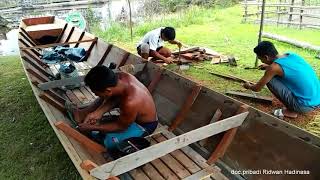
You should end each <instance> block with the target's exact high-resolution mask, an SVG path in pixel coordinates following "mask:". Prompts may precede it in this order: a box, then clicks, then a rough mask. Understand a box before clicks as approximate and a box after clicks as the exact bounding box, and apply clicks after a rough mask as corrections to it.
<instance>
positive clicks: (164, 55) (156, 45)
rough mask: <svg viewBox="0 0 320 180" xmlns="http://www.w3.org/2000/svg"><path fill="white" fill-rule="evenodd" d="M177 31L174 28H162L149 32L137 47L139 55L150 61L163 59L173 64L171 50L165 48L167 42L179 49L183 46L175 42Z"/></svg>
mask: <svg viewBox="0 0 320 180" xmlns="http://www.w3.org/2000/svg"><path fill="white" fill-rule="evenodd" d="M175 38H176V31H175V29H174V28H173V27H161V28H158V29H155V30H152V31H150V32H148V33H147V34H146V35H145V36H144V37H143V38H142V40H141V41H140V42H139V44H138V46H137V51H138V54H139V55H140V56H141V57H142V58H144V59H146V60H148V58H149V57H154V58H156V59H161V60H163V61H164V62H166V63H168V64H170V63H172V62H173V60H172V58H171V51H170V49H168V48H166V47H163V44H164V42H165V41H168V42H169V43H170V44H176V45H177V46H178V47H179V48H181V47H182V44H181V43H180V42H179V41H177V40H175Z"/></svg>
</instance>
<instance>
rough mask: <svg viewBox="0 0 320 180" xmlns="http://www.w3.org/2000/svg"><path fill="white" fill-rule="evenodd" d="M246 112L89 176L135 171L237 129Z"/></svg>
mask: <svg viewBox="0 0 320 180" xmlns="http://www.w3.org/2000/svg"><path fill="white" fill-rule="evenodd" d="M247 115H248V112H245V113H242V114H239V115H236V116H233V117H230V118H227V119H224V120H222V121H219V122H215V123H212V124H209V125H207V126H204V127H201V128H198V129H195V130H192V131H189V132H187V133H185V134H182V135H180V136H177V137H174V138H172V139H169V140H167V141H164V142H161V143H158V144H155V145H153V146H150V147H148V148H146V149H143V150H140V151H137V152H135V153H132V154H129V155H127V156H124V157H122V158H119V159H117V160H114V161H112V162H109V163H106V164H104V165H102V166H99V167H97V168H94V169H93V170H91V171H90V174H91V175H92V176H94V177H96V178H99V179H107V178H108V177H111V176H117V175H120V174H123V173H125V172H128V171H130V170H132V169H135V168H137V167H139V166H141V165H143V164H146V163H148V162H151V161H153V160H155V159H158V158H160V157H162V156H164V155H166V154H168V153H170V152H172V151H175V150H177V149H180V148H183V147H185V146H188V145H189V144H191V143H194V142H197V141H200V140H202V139H204V138H208V137H210V136H213V135H215V134H219V133H221V132H223V131H226V130H228V129H231V128H234V127H238V126H240V125H241V124H242V122H243V121H244V119H245V118H246V117H247Z"/></svg>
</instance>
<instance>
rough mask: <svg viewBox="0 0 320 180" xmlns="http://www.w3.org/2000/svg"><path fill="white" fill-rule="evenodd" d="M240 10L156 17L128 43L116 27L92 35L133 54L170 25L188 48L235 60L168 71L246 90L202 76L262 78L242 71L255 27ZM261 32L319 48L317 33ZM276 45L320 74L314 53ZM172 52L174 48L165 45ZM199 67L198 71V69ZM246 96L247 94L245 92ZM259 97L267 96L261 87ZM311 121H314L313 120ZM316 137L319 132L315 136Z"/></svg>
mask: <svg viewBox="0 0 320 180" xmlns="http://www.w3.org/2000/svg"><path fill="white" fill-rule="evenodd" d="M242 11H243V10H242V8H241V6H240V5H237V6H234V7H230V8H226V9H219V8H214V9H203V8H198V7H193V8H191V9H187V10H185V11H183V12H180V13H177V14H174V15H165V16H158V17H156V19H157V20H152V21H151V20H150V21H146V22H145V23H143V24H141V25H136V26H134V36H133V40H132V41H131V40H130V33H129V29H128V28H126V27H123V26H120V25H117V27H116V28H117V29H118V30H115V29H111V31H106V32H104V31H101V30H97V29H96V31H95V32H94V33H96V34H97V35H98V36H99V37H102V38H103V39H105V40H106V41H108V42H111V43H114V44H116V45H118V46H120V47H122V48H124V49H127V50H128V51H131V52H132V53H136V50H135V45H136V43H137V42H139V40H140V39H141V38H142V37H143V35H144V33H146V32H148V31H149V30H152V29H154V28H157V27H160V26H173V27H175V28H176V32H177V39H178V40H180V41H182V42H183V43H184V44H187V45H189V46H204V47H208V48H211V49H213V50H215V51H218V52H220V53H222V54H224V55H232V56H235V57H237V58H238V59H239V61H238V66H237V67H230V66H228V65H223V64H221V65H211V64H210V62H204V63H201V64H196V65H195V66H193V67H191V68H190V69H189V70H187V71H183V72H181V71H178V70H176V69H177V67H176V66H175V65H170V67H169V68H170V69H172V70H176V72H178V73H180V74H182V75H184V76H188V77H190V78H192V79H194V80H197V81H200V82H201V83H202V84H204V85H206V86H207V87H210V88H212V89H215V90H217V91H219V92H225V91H226V90H237V91H244V92H246V90H245V89H244V88H243V87H242V85H241V84H240V83H235V82H231V81H226V80H224V79H221V78H218V77H215V76H213V75H210V74H209V73H206V72H205V71H204V70H203V69H206V70H208V71H215V72H218V73H223V74H231V75H235V76H238V77H241V78H244V79H247V80H250V81H257V80H259V79H260V77H261V76H262V75H263V71H259V70H245V69H244V68H245V67H253V66H254V64H255V54H254V53H253V48H254V47H255V46H256V45H257V41H258V31H259V25H258V24H243V23H241V21H242ZM264 31H265V32H269V33H274V34H279V35H283V36H286V37H289V38H292V39H296V40H300V41H306V42H309V43H311V44H314V45H320V44H319V40H318V38H317V37H320V31H316V30H311V29H304V30H302V31H301V30H298V29H295V28H287V27H285V26H279V27H277V26H272V25H265V27H264ZM272 42H274V44H275V45H276V47H277V49H278V51H279V52H280V53H284V52H287V51H293V52H296V53H298V54H300V55H301V56H302V57H304V58H305V59H306V60H307V61H308V62H309V63H310V64H311V65H312V67H313V68H314V69H315V70H316V72H317V74H318V76H319V75H320V60H319V59H316V58H315V56H316V52H314V51H309V50H304V49H300V48H297V47H295V46H292V45H288V44H285V43H280V42H277V41H272ZM169 47H171V48H172V49H174V50H176V49H177V48H176V47H175V46H171V45H170V46H169ZM198 67H200V68H198ZM248 92H249V93H250V91H248ZM261 94H262V95H271V93H270V92H269V91H268V90H267V89H266V88H264V89H263V90H262V92H261ZM313 121H315V120H313ZM293 123H295V122H293ZM295 124H297V125H299V126H300V127H303V128H305V127H308V126H306V124H302V125H301V124H299V123H295ZM318 135H320V133H318Z"/></svg>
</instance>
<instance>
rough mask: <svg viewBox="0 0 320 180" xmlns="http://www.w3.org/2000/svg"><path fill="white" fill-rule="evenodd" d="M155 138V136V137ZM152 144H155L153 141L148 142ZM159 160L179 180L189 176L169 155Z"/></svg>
mask: <svg viewBox="0 0 320 180" xmlns="http://www.w3.org/2000/svg"><path fill="white" fill-rule="evenodd" d="M156 136H157V135H156ZM150 141H151V142H152V144H157V142H156V141H155V140H154V139H151V140H150ZM160 159H161V160H162V161H163V162H164V163H165V164H166V165H167V166H168V167H169V168H170V169H171V170H172V171H173V172H174V173H175V174H176V175H177V176H178V177H179V178H180V179H181V178H185V177H188V176H190V175H191V174H190V173H189V171H188V170H187V169H186V168H184V167H183V165H182V164H180V163H179V162H178V161H177V160H176V159H175V158H174V157H173V156H172V155H171V154H166V155H164V156H162V157H160Z"/></svg>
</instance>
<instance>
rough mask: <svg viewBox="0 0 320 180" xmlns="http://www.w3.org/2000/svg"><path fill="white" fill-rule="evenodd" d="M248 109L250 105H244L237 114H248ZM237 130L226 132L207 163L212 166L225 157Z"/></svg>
mask: <svg viewBox="0 0 320 180" xmlns="http://www.w3.org/2000/svg"><path fill="white" fill-rule="evenodd" d="M248 108H249V106H248V105H242V106H240V107H239V109H238V111H237V113H236V114H241V113H244V112H247V111H248ZM237 129H238V128H237V127H236V128H232V129H230V130H228V131H226V132H225V134H224V135H223V137H222V139H221V141H220V143H219V144H218V146H217V147H216V149H215V150H214V151H213V152H212V154H211V155H210V157H209V159H208V161H207V163H208V164H210V165H211V164H213V163H215V162H216V161H217V160H218V159H219V158H221V157H223V156H224V154H225V152H226V151H227V148H228V147H229V146H230V144H231V142H232V140H233V138H234V136H235V135H236V133H237Z"/></svg>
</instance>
